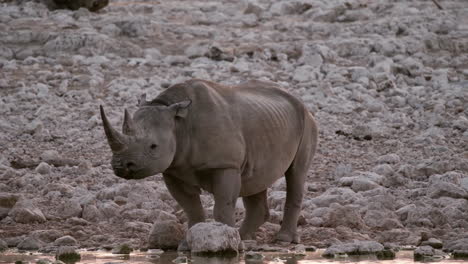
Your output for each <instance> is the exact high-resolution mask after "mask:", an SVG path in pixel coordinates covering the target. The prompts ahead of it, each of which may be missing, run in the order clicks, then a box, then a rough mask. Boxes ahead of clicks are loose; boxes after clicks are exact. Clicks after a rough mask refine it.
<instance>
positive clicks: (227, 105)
mask: <svg viewBox="0 0 468 264" xmlns="http://www.w3.org/2000/svg"><path fill="white" fill-rule="evenodd" d="M187 98H190V99H191V100H192V105H191V112H190V115H189V117H188V118H187V120H185V121H184V126H186V127H185V133H180V135H178V136H177V145H178V146H177V149H178V150H177V152H176V153H177V154H176V158H175V161H174V166H175V167H185V170H187V169H188V170H190V169H192V170H206V169H218V168H235V169H239V170H240V171H241V177H242V187H241V196H248V195H252V194H255V193H258V192H260V191H263V190H265V189H266V188H268V187H269V186H270V185H271V184H273V183H274V182H275V181H276V180H277V179H278V178H280V177H282V176H283V175H284V173H285V171H286V170H287V169H288V168H289V166H290V165H291V163H292V161H293V159H294V156H295V154H296V151H297V149H298V146H299V143H300V140H301V136H302V133H303V126H304V125H303V122H304V109H305V108H304V106H303V105H302V103H300V101H299V100H297V99H296V98H294V97H293V96H292V95H290V94H288V93H287V92H286V91H283V90H282V89H280V88H278V87H277V86H276V85H274V84H273V83H266V82H260V81H250V82H246V83H243V84H240V85H238V86H223V85H219V84H216V83H212V82H207V81H202V80H192V81H188V82H186V83H184V84H180V85H176V86H173V87H171V88H169V89H168V90H166V91H165V92H163V93H162V94H160V95H159V96H158V98H157V99H158V100H162V101H166V102H168V103H175V102H177V101H180V100H185V99H187ZM190 180H193V179H190ZM193 183H194V184H196V182H193ZM202 185H203V184H202Z"/></svg>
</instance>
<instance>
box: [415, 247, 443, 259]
mask: <svg viewBox="0 0 468 264" xmlns="http://www.w3.org/2000/svg"><path fill="white" fill-rule="evenodd" d="M445 256H446V254H445V253H444V252H442V250H438V249H434V248H433V247H431V246H420V247H417V248H416V249H415V250H414V260H416V261H422V260H425V261H429V260H437V259H441V258H443V257H445Z"/></svg>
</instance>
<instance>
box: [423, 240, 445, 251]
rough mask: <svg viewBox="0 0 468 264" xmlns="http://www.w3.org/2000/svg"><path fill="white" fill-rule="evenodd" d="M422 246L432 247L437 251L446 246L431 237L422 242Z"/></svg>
mask: <svg viewBox="0 0 468 264" xmlns="http://www.w3.org/2000/svg"><path fill="white" fill-rule="evenodd" d="M421 246H431V247H433V248H435V249H441V248H442V247H443V246H444V245H443V244H442V241H440V240H439V239H436V238H433V237H431V238H429V239H428V240H426V241H423V242H421Z"/></svg>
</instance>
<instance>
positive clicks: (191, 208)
mask: <svg viewBox="0 0 468 264" xmlns="http://www.w3.org/2000/svg"><path fill="white" fill-rule="evenodd" d="M163 176H164V182H165V183H166V186H167V189H168V190H169V192H170V193H171V195H172V197H174V199H175V200H176V201H177V203H179V205H180V206H181V207H182V209H184V212H185V214H186V215H187V218H188V225H189V227H191V226H193V225H194V224H196V223H199V222H204V221H205V212H204V211H203V207H202V204H201V201H200V192H201V191H200V188H198V187H196V186H192V185H188V184H186V183H184V182H183V181H181V180H179V179H177V178H174V177H170V176H168V175H163Z"/></svg>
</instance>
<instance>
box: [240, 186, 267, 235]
mask: <svg viewBox="0 0 468 264" xmlns="http://www.w3.org/2000/svg"><path fill="white" fill-rule="evenodd" d="M242 200H243V202H244V207H245V219H244V221H243V222H242V226H241V228H240V230H239V232H240V235H241V238H242V240H255V232H256V231H257V229H258V228H259V227H260V226H261V225H262V224H263V223H265V222H266V221H268V218H269V217H270V213H269V211H268V204H267V190H264V191H262V192H259V193H257V194H254V195H251V196H247V197H243V198H242Z"/></svg>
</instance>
